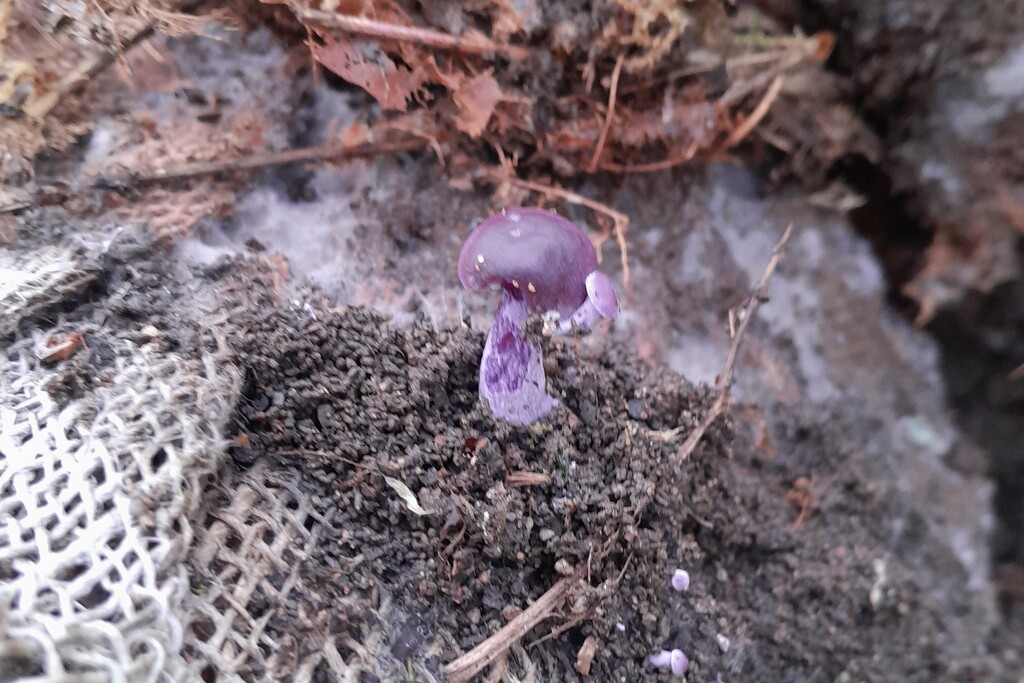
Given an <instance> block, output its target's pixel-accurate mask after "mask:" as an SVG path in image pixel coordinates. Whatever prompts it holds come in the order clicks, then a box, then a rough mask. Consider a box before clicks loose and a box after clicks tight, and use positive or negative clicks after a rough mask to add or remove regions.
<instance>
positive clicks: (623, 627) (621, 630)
mask: <svg viewBox="0 0 1024 683" xmlns="http://www.w3.org/2000/svg"><path fill="white" fill-rule="evenodd" d="M615 629H616V630H617V631H618V632H619V633H625V632H626V625H625V624H623V623H622V622H621V621H620V622H618V623H617V624H615Z"/></svg>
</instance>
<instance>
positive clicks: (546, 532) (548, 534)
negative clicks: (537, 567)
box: [538, 529, 555, 543]
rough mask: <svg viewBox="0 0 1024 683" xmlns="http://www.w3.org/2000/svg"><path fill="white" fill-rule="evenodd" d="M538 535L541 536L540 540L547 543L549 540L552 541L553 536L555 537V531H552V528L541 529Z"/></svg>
mask: <svg viewBox="0 0 1024 683" xmlns="http://www.w3.org/2000/svg"><path fill="white" fill-rule="evenodd" d="M538 535H539V536H540V540H541V541H543V542H545V543H547V542H548V541H550V540H551V539H552V538H554V537H555V532H554V531H552V530H551V529H541V530H540V533H539V534H538Z"/></svg>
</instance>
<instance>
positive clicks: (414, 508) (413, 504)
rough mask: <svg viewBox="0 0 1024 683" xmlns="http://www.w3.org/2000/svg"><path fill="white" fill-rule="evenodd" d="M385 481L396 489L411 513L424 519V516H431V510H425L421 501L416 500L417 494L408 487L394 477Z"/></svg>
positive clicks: (386, 478)
mask: <svg viewBox="0 0 1024 683" xmlns="http://www.w3.org/2000/svg"><path fill="white" fill-rule="evenodd" d="M384 481H385V482H387V485H388V486H390V487H391V488H392V489H394V491H395V493H397V494H398V497H399V498H401V499H402V501H403V502H404V503H405V506H406V507H407V508H409V512H412V513H413V514H415V515H419V516H420V517H422V516H423V515H429V514H431V511H430V510H424V509H423V506H421V505H420V501H419V500H418V499H417V498H416V494H415V493H413V492H412V490H411V489H410V488H409V487H408V486H406V485H405V484H404V483H403V482H401V481H399V480H398V479H395V478H394V477H384Z"/></svg>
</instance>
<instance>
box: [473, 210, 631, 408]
mask: <svg viewBox="0 0 1024 683" xmlns="http://www.w3.org/2000/svg"><path fill="white" fill-rule="evenodd" d="M459 280H461V281H462V284H463V286H465V287H466V288H467V289H474V290H479V289H488V288H489V289H493V290H501V291H502V297H501V303H500V304H499V306H498V313H497V315H496V316H495V318H494V323H493V325H492V326H491V329H490V332H488V334H487V341H486V343H485V344H484V353H483V358H482V359H481V363H480V394H481V395H482V396H483V397H484V398H486V399H487V401H488V403H489V404H490V406H491V410H492V411H493V412H494V414H495V415H496V416H497V417H499V418H502V419H505V420H508V421H509V422H516V423H520V424H530V423H532V422H534V421H536V420H538V419H540V418H541V417H543V416H544V415H546V414H547V413H548V412H550V411H551V409H552V408H553V407H554V406H555V403H556V402H555V399H553V398H552V397H550V396H548V394H547V389H546V379H545V377H544V359H543V356H542V355H541V350H540V347H539V346H537V345H536V344H535V343H533V342H531V341H529V340H527V339H526V338H525V337H524V336H523V324H524V323H525V322H526V319H527V318H528V317H529V316H530V315H531V314H534V313H540V314H542V315H544V316H545V317H546V318H549V319H551V320H554V321H555V325H554V328H553V329H554V332H556V333H558V334H565V333H569V332H572V331H573V330H574V329H580V330H584V331H585V330H589V329H590V328H591V327H593V325H594V324H595V323H597V322H598V321H599V320H601V319H602V318H614V317H615V316H616V315H617V314H618V311H619V304H618V299H617V297H616V296H615V289H614V288H613V287H612V283H611V280H610V279H609V278H608V277H607V276H606V275H604V274H602V273H599V272H597V255H596V253H595V251H594V246H593V245H592V244H591V242H590V240H589V239H588V238H587V236H586V234H585V233H584V232H583V231H582V230H581V229H580V228H579V227H578V226H577V225H576V224H574V223H572V222H571V221H569V220H566V219H565V218H562V217H561V216H559V215H558V214H555V213H551V212H549V211H543V210H541V209H529V208H519V209H509V210H507V211H503V212H502V213H500V214H498V215H496V216H492V217H491V218H488V219H487V220H485V221H484V222H483V223H481V224H480V225H478V226H477V227H476V228H475V229H474V230H473V232H472V233H470V235H469V237H468V238H466V242H465V244H463V245H462V251H461V252H460V253H459Z"/></svg>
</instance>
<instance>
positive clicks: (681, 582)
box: [672, 569, 690, 591]
mask: <svg viewBox="0 0 1024 683" xmlns="http://www.w3.org/2000/svg"><path fill="white" fill-rule="evenodd" d="M689 587H690V574H689V573H688V572H687V571H686V570H685V569H677V570H676V571H675V573H674V574H672V588H673V589H675V590H677V591H684V590H686V589H687V588H689Z"/></svg>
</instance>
